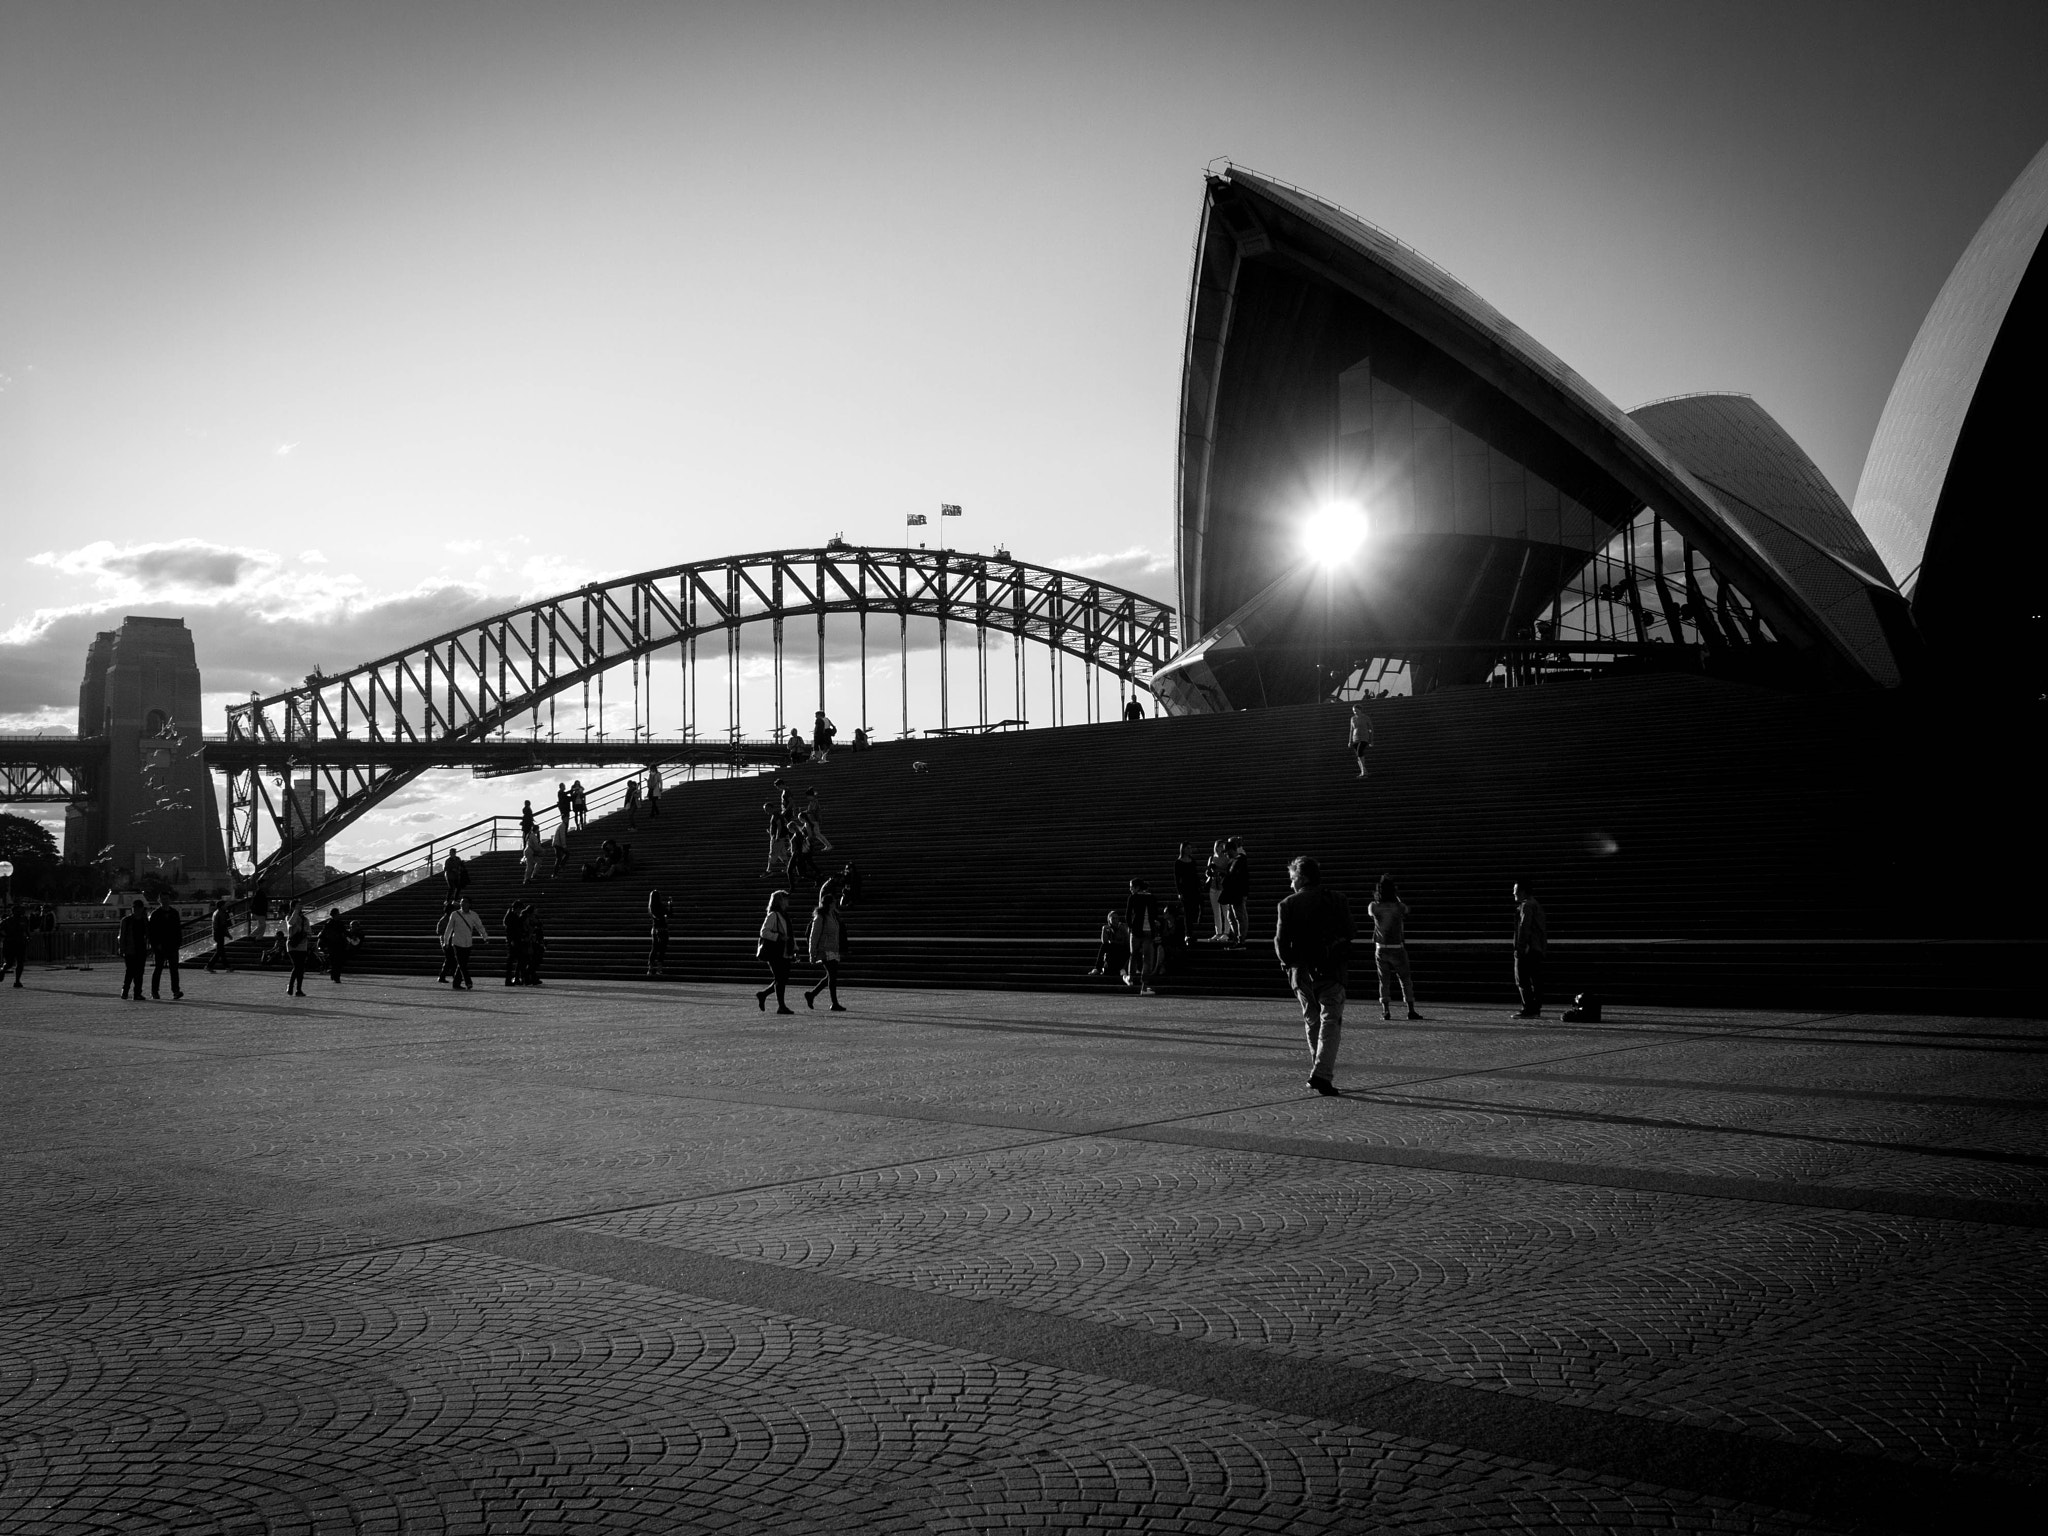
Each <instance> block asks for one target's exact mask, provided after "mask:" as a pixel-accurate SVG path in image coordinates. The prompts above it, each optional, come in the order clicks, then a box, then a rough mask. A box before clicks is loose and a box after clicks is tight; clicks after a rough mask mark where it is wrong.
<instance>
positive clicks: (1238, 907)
mask: <svg viewBox="0 0 2048 1536" xmlns="http://www.w3.org/2000/svg"><path fill="white" fill-rule="evenodd" d="M1251 898H1252V861H1251V850H1250V849H1249V848H1247V847H1245V845H1244V839H1243V838H1241V837H1233V838H1232V839H1231V840H1230V868H1228V869H1227V870H1225V871H1224V872H1223V916H1224V920H1225V923H1226V924H1227V926H1228V928H1229V932H1230V943H1231V945H1232V947H1233V948H1236V949H1242V948H1244V943H1245V940H1246V938H1247V937H1249V936H1250V932H1251V924H1250V923H1249V922H1248V921H1246V908H1247V907H1248V906H1249V904H1250V902H1251Z"/></svg>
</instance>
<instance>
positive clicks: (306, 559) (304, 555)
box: [299, 549, 327, 565]
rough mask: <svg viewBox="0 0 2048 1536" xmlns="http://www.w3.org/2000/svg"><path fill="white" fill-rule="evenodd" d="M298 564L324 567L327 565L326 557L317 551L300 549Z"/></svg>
mask: <svg viewBox="0 0 2048 1536" xmlns="http://www.w3.org/2000/svg"><path fill="white" fill-rule="evenodd" d="M299 563H300V564H301V565H325V564H326V563H327V556H326V555H325V554H323V553H322V552H321V551H319V550H317V549H302V550H300V551H299Z"/></svg>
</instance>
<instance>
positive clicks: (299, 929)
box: [284, 901, 313, 997]
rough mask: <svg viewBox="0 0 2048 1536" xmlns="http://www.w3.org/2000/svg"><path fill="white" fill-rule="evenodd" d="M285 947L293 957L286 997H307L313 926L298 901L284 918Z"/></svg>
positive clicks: (285, 985)
mask: <svg viewBox="0 0 2048 1536" xmlns="http://www.w3.org/2000/svg"><path fill="white" fill-rule="evenodd" d="M284 947H285V952H286V953H287V954H288V955H290V956H291V961H292V974H291V976H290V977H289V979H287V980H286V982H285V984H284V995H285V996H286V997H304V996H305V995H306V964H307V962H308V961H310V960H311V959H312V958H313V925H312V924H311V923H310V922H308V921H307V920H306V909H305V908H304V907H302V906H300V905H299V903H297V902H296V901H295V902H293V903H292V908H291V911H289V912H287V913H286V914H285V918H284Z"/></svg>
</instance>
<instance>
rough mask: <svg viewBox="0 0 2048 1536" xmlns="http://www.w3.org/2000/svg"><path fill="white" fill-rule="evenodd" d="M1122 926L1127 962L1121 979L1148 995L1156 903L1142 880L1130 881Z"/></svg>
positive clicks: (1155, 961)
mask: <svg viewBox="0 0 2048 1536" xmlns="http://www.w3.org/2000/svg"><path fill="white" fill-rule="evenodd" d="M1124 927H1125V928H1127V929H1128V930H1130V935H1131V964H1130V969H1129V971H1128V972H1127V973H1126V974H1125V976H1124V982H1125V984H1126V985H1128V986H1129V987H1130V989H1131V990H1132V991H1133V992H1136V993H1138V994H1139V995H1140V996H1150V995H1151V994H1152V973H1153V972H1154V971H1156V970H1157V969H1158V968H1159V960H1160V943H1159V903H1158V902H1157V901H1155V900H1154V899H1153V896H1152V887H1151V886H1150V885H1149V884H1148V883H1146V882H1145V881H1143V880H1133V881H1132V882H1131V891H1130V895H1129V896H1128V897H1127V898H1126V899H1125V901H1124Z"/></svg>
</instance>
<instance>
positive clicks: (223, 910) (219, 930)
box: [206, 896, 234, 972]
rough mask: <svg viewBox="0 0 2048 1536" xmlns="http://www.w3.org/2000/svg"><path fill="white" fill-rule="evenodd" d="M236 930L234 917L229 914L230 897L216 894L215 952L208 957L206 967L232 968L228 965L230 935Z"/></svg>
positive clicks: (212, 968) (214, 903)
mask: <svg viewBox="0 0 2048 1536" xmlns="http://www.w3.org/2000/svg"><path fill="white" fill-rule="evenodd" d="M233 931H234V919H233V918H232V917H230V916H229V915H228V899H227V897H225V896H216V897H214V899H213V953H212V954H210V955H208V956H207V957H206V969H207V970H208V972H212V971H213V970H215V969H216V968H218V969H220V970H223V971H225V970H228V969H230V967H229V965H228V936H229V935H230V934H231V933H232V932H233Z"/></svg>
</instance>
